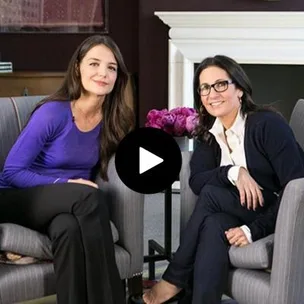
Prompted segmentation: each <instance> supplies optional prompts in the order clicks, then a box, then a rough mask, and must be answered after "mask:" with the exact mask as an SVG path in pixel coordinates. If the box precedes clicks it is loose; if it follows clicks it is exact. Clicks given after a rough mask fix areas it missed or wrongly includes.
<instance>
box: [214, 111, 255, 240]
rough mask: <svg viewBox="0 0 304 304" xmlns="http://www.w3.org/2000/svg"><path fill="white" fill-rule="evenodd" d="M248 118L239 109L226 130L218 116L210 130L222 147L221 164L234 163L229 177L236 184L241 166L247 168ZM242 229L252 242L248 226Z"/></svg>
mask: <svg viewBox="0 0 304 304" xmlns="http://www.w3.org/2000/svg"><path fill="white" fill-rule="evenodd" d="M246 118H247V116H246V115H245V116H244V117H243V115H242V114H241V113H240V111H239V112H238V114H237V116H236V119H235V121H234V123H233V125H232V126H231V127H230V128H229V129H228V130H226V131H225V129H224V126H223V124H222V123H221V121H220V119H219V118H216V119H215V121H214V124H213V126H212V128H211V129H210V130H209V132H210V133H212V134H213V135H214V137H215V139H216V141H217V143H218V144H219V146H220V148H221V152H222V153H221V164H220V166H227V165H233V167H231V168H230V169H229V171H228V179H229V181H230V182H231V183H232V184H233V185H234V186H235V182H236V181H237V179H238V175H239V170H240V168H241V167H244V168H245V169H247V164H246V155H245V148H244V137H245V122H246ZM225 135H226V136H225ZM229 147H230V149H229ZM241 229H242V230H243V231H244V233H245V235H246V237H247V239H248V241H249V243H252V236H251V232H250V229H249V228H248V226H246V225H243V226H241Z"/></svg>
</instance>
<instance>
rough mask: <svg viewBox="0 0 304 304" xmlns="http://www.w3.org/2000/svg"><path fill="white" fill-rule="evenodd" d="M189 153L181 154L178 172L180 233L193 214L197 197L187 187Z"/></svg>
mask: <svg viewBox="0 0 304 304" xmlns="http://www.w3.org/2000/svg"><path fill="white" fill-rule="evenodd" d="M192 153H193V152H191V151H183V152H182V168H181V171H180V177H179V178H180V195H181V211H180V231H183V230H184V229H185V227H186V224H187V222H188V220H189V218H190V216H191V214H192V212H193V209H194V206H195V203H196V200H197V196H196V195H195V194H194V193H193V192H192V190H191V189H190V187H189V177H190V159H191V157H192Z"/></svg>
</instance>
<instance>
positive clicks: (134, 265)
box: [0, 96, 144, 304]
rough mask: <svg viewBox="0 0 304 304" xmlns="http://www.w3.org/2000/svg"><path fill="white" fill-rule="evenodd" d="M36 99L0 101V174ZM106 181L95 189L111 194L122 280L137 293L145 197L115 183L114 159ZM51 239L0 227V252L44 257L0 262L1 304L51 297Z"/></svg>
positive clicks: (2, 225)
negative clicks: (24, 261) (21, 262)
mask: <svg viewBox="0 0 304 304" xmlns="http://www.w3.org/2000/svg"><path fill="white" fill-rule="evenodd" d="M41 99H42V97H41V96H40V97H39V96H32V97H16V98H0V170H1V169H2V167H3V163H4V160H5V158H6V155H7V153H8V151H9V150H10V148H11V146H12V145H13V143H14V141H15V140H16V138H17V136H18V134H19V133H20V130H21V129H22V127H23V126H24V124H25V122H26V121H27V119H28V117H29V114H30V112H31V110H32V109H33V107H34V106H35V104H36V103H37V102H38V101H39V100H41ZM108 173H109V179H110V181H109V183H105V182H103V181H101V180H98V183H99V184H100V187H103V188H104V187H106V188H108V189H110V190H109V191H111V192H112V193H113V194H114V203H113V205H112V206H111V210H110V214H111V221H112V223H111V226H112V233H113V240H114V242H115V254H116V261H117V265H118V269H119V272H120V276H121V279H122V280H124V281H126V280H127V281H128V285H129V292H130V294H131V295H132V294H133V295H138V294H141V279H142V278H141V277H142V269H143V208H144V196H143V195H142V194H139V193H136V192H134V191H132V190H130V189H128V188H127V187H126V186H125V185H124V184H123V183H122V182H121V180H120V179H119V177H118V175H117V173H116V170H115V166H114V158H113V159H112V160H111V162H110V165H109V171H108ZM50 248H51V247H50V240H49V239H48V238H47V236H45V235H42V234H40V233H38V232H35V231H33V230H30V229H27V228H24V227H21V226H18V225H13V224H9V223H7V224H0V250H1V251H10V252H16V253H19V254H23V255H27V256H33V257H36V258H39V259H43V262H41V263H35V264H31V265H8V264H3V263H0V304H11V303H15V302H19V301H25V300H29V299H34V298H39V297H43V296H47V295H50V294H55V292H56V291H55V279H54V271H53V264H52V262H51V261H52V253H51V250H50Z"/></svg>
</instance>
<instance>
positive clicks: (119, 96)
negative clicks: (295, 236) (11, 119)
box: [33, 35, 135, 180]
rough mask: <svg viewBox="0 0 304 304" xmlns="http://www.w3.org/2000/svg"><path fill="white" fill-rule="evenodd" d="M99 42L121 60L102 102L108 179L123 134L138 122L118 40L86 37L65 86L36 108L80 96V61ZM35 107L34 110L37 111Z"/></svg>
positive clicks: (102, 163)
mask: <svg viewBox="0 0 304 304" xmlns="http://www.w3.org/2000/svg"><path fill="white" fill-rule="evenodd" d="M97 45H105V46H106V47H108V48H109V49H110V50H111V51H112V53H113V55H114V57H115V59H116V61H117V64H118V69H117V79H116V82H115V85H114V88H113V90H112V91H111V93H109V94H108V95H107V96H106V97H105V100H104V102H103V105H102V109H101V111H102V118H103V119H102V129H101V134H100V140H101V142H100V145H101V146H100V176H101V177H102V178H103V179H104V180H108V174H107V171H108V164H109V161H110V158H111V157H112V155H113V154H114V153H115V151H116V148H117V146H118V144H119V142H120V141H121V140H122V138H123V137H124V136H125V135H126V134H127V133H129V132H130V131H131V130H132V129H133V128H134V126H135V115H134V112H133V110H132V109H131V108H130V107H129V106H128V105H127V103H126V100H125V89H126V86H127V81H128V71H127V68H126V65H125V63H124V60H123V57H122V54H121V52H120V50H119V48H118V46H117V45H116V43H115V42H114V41H113V40H112V39H111V38H110V37H109V36H101V35H94V36H91V37H89V38H87V39H85V40H84V41H83V42H82V43H81V44H80V45H79V46H78V48H77V49H76V51H75V52H74V54H73V56H72V58H71V60H70V62H69V65H68V69H67V73H66V75H65V78H64V80H63V83H62V85H61V87H60V88H59V89H58V90H57V91H56V92H55V93H54V94H52V95H50V96H48V97H47V98H45V99H43V100H42V101H41V102H39V104H38V105H37V106H36V108H35V109H34V111H35V110H37V109H38V108H39V107H40V106H41V105H43V104H44V103H46V102H52V101H72V100H77V99H78V98H80V96H81V93H82V92H83V86H82V83H81V77H80V75H79V72H78V71H79V65H80V63H81V61H82V59H83V58H84V57H85V55H86V54H87V53H88V51H89V50H90V49H92V48H93V47H95V46H97ZM34 111H33V112H34Z"/></svg>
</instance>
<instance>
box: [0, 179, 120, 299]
mask: <svg viewBox="0 0 304 304" xmlns="http://www.w3.org/2000/svg"><path fill="white" fill-rule="evenodd" d="M107 200H109V197H108V196H107V195H106V194H105V193H104V192H103V191H101V190H98V189H95V188H93V187H90V186H86V185H80V184H54V185H45V186H39V187H33V188H27V189H0V222H1V223H4V222H10V223H15V224H19V225H22V226H25V227H28V228H31V229H34V230H37V231H39V232H42V233H46V234H47V235H48V236H49V237H50V239H51V241H52V250H53V254H54V266H55V274H56V285H57V299H58V300H57V301H58V303H60V304H78V303H79V304H97V303H98V304H101V303H102V304H122V303H125V299H124V292H123V287H122V281H121V279H120V277H119V273H118V269H117V265H116V261H115V255H114V245H113V239H112V233H111V228H110V223H109V214H108V208H107V203H108V202H107Z"/></svg>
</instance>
